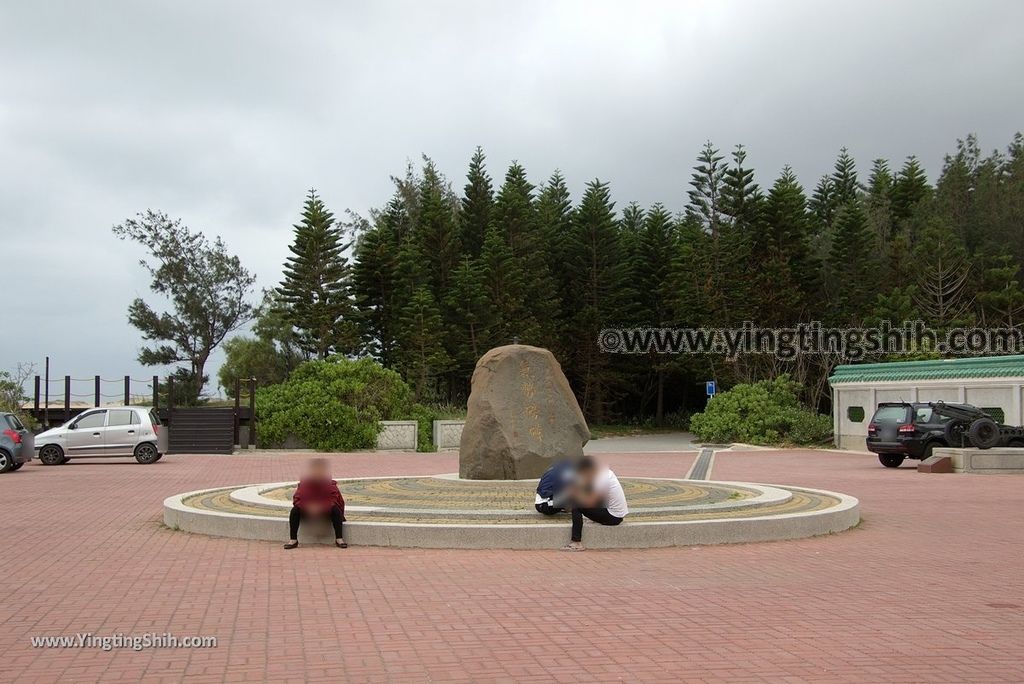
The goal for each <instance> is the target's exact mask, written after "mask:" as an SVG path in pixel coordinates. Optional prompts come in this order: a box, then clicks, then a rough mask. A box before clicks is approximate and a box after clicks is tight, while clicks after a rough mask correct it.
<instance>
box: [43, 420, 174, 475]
mask: <svg viewBox="0 0 1024 684" xmlns="http://www.w3.org/2000/svg"><path fill="white" fill-rule="evenodd" d="M160 432H161V431H160V416H159V415H158V414H157V412H156V411H154V410H153V409H150V408H146V407H143V406H118V407H107V408H95V409H89V410H88V411H84V412H83V413H81V414H80V415H78V416H76V417H75V418H73V419H71V420H69V421H68V422H67V423H64V424H63V425H61V426H60V427H56V428H52V429H50V430H46V431H45V432H41V433H39V434H38V435H36V439H35V442H36V443H35V447H36V453H37V454H38V456H39V460H40V461H41V462H42V463H43V464H44V465H61V464H63V463H67V462H68V461H69V460H71V459H73V458H107V457H111V456H134V457H135V460H136V461H138V462H139V463H146V464H148V463H156V462H157V461H159V460H160V459H161V458H162V457H163V455H164V451H165V450H166V449H165V448H164V444H165V440H166V437H165V438H164V439H163V440H162V439H161V437H162V435H161V434H160Z"/></svg>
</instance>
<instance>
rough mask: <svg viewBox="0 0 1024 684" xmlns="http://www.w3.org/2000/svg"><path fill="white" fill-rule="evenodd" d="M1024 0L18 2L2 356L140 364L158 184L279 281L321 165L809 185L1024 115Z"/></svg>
mask: <svg viewBox="0 0 1024 684" xmlns="http://www.w3.org/2000/svg"><path fill="white" fill-rule="evenodd" d="M1022 20H1024V5H1021V4H1020V3H1004V2H972V3H952V2H934V1H930V2H929V1H918V2H902V3H891V2H859V3H821V2H772V3H759V2H685V3H683V2H634V3H621V2H518V3H499V2H470V1H468V0H467V1H465V2H444V3H438V2H430V3H423V2H374V3H337V2H298V3H270V2H262V3H260V2H257V3H254V2H205V3H181V2H176V3H172V2H139V3H123V2H90V3H77V2H70V1H68V2H60V3H58V2H35V3H24V2H23V3H18V2H3V3H0V74H2V76H0V145H2V147H0V149H2V150H3V155H2V160H3V162H2V164H0V231H2V235H3V244H4V246H5V253H7V254H8V255H9V254H14V255H16V256H15V257H14V258H13V259H12V258H11V257H10V256H8V259H7V262H8V263H7V264H6V265H5V269H4V277H5V278H6V279H7V282H8V283H11V284H12V285H11V286H10V287H5V290H7V291H8V293H9V295H10V294H13V297H12V296H8V297H7V298H6V299H7V305H8V307H9V308H11V309H13V311H14V312H15V315H17V317H18V318H19V319H20V320H22V321H24V323H25V326H26V327H24V328H23V330H24V332H22V333H19V334H17V335H4V336H2V337H0V367H10V366H13V365H14V363H15V362H17V361H24V360H31V361H37V362H41V360H42V356H43V355H44V354H46V353H49V354H50V355H51V356H52V357H53V358H54V367H55V369H56V372H58V373H59V374H63V373H65V372H66V373H71V374H72V375H75V376H83V375H91V374H93V373H101V374H103V375H104V376H107V377H114V376H117V375H122V374H124V373H130V374H132V375H135V376H136V377H143V376H146V375H150V374H151V373H152V371H151V370H149V369H142V368H139V367H138V365H137V363H136V362H135V360H134V359H135V354H136V351H137V348H138V346H139V345H140V340H139V338H138V335H137V334H136V333H135V331H134V330H131V329H129V328H127V327H126V324H125V310H126V307H127V304H128V302H129V301H130V300H131V299H132V298H133V297H134V296H136V295H139V294H142V295H145V294H146V293H147V280H146V278H145V275H144V273H143V272H142V270H141V269H140V268H138V266H137V263H136V262H137V260H138V258H139V257H140V256H141V254H139V253H138V251H137V250H135V249H134V248H133V247H132V246H131V245H126V244H123V243H120V242H118V241H116V240H115V239H114V238H113V237H112V236H111V234H110V226H111V225H113V224H114V223H117V222H119V221H121V220H122V219H124V218H125V217H127V216H130V215H132V214H134V213H135V212H136V211H141V210H144V209H145V208H147V207H153V208H159V209H162V210H164V211H166V212H168V213H169V214H171V215H174V216H180V217H182V218H183V219H184V220H185V222H186V223H188V224H189V225H191V226H192V227H194V228H201V229H203V230H205V231H206V232H207V233H208V234H210V235H213V234H220V235H222V236H223V237H224V238H225V240H227V242H228V244H229V245H230V246H231V248H232V249H233V250H235V251H237V252H238V253H239V254H240V255H241V257H242V259H243V261H244V262H245V263H246V264H248V265H249V266H250V267H251V268H253V269H254V270H255V271H256V273H257V275H258V277H259V284H260V285H261V286H263V287H269V286H272V285H273V284H274V283H275V282H276V281H277V278H278V277H279V267H280V263H281V261H282V260H283V258H284V255H285V253H286V250H287V245H288V242H289V239H290V237H291V225H292V223H293V222H294V221H295V218H296V216H297V214H298V211H299V208H300V205H301V201H302V197H303V194H304V192H305V190H306V189H307V188H309V187H314V186H315V187H317V188H319V189H320V190H321V192H322V194H323V196H324V198H325V200H326V201H327V202H328V204H329V206H331V207H332V208H333V209H334V210H335V212H336V213H341V211H343V210H344V209H345V208H351V209H353V210H355V211H358V212H361V213H365V212H366V211H367V210H368V209H369V208H371V207H374V206H379V205H381V204H382V203H383V202H384V201H386V199H387V196H388V195H389V194H390V191H391V186H390V183H389V180H388V177H389V175H390V174H395V173H401V172H402V170H403V169H404V165H405V162H406V160H407V159H413V160H418V159H419V155H420V154H421V153H426V154H428V155H430V156H431V157H433V158H434V159H435V160H436V161H437V163H438V165H439V166H440V168H441V169H442V170H443V171H444V172H445V173H446V174H447V175H448V176H449V178H451V179H452V180H453V182H455V184H456V185H457V186H461V183H462V174H463V173H464V172H465V166H466V163H467V161H468V158H469V156H470V154H471V152H472V150H473V148H474V147H475V146H476V145H478V144H479V145H482V146H483V147H484V148H485V150H486V151H487V153H488V156H489V163H490V169H491V172H492V174H493V175H495V176H496V177H500V176H501V175H502V174H503V172H504V167H505V166H506V165H507V164H508V162H509V161H510V160H512V159H518V160H520V161H521V162H522V163H523V164H524V165H525V166H526V168H527V170H528V171H529V173H530V175H531V177H532V179H533V180H534V181H535V182H540V181H543V180H544V179H545V178H546V177H547V176H548V175H549V174H550V173H551V172H552V171H553V170H554V169H555V168H560V169H561V170H562V171H563V173H564V174H565V175H566V177H567V178H568V180H569V182H570V185H571V187H572V188H573V189H574V190H575V191H576V192H579V191H580V190H581V189H582V186H583V184H584V183H585V182H586V181H587V180H588V179H590V178H593V177H595V176H596V177H600V178H601V179H603V180H607V181H609V182H610V183H611V184H612V189H613V193H614V196H615V198H616V199H617V201H618V202H619V204H620V206H622V205H623V204H624V203H625V202H627V201H629V200H637V201H639V202H641V203H643V204H649V203H651V202H654V201H662V202H665V204H666V205H667V206H669V207H670V208H672V209H675V210H678V209H681V208H682V206H683V203H684V200H685V191H686V183H687V181H688V179H689V168H690V166H691V165H692V163H693V162H692V160H693V158H694V156H695V155H696V153H697V152H698V150H699V148H700V146H701V145H702V143H703V142H704V141H705V140H707V139H709V138H710V139H711V140H713V141H715V142H716V143H717V144H718V145H719V146H721V147H723V148H725V149H728V148H730V147H731V146H732V145H734V144H735V143H740V142H742V143H744V144H746V145H747V147H748V149H749V155H750V156H749V160H750V162H751V163H752V164H753V165H754V166H755V168H756V169H757V171H758V173H759V181H760V182H761V183H762V184H769V183H770V182H771V180H772V179H773V178H774V176H775V174H777V173H778V170H779V169H780V168H781V167H782V166H783V165H784V164H787V163H788V164H791V165H792V166H793V167H794V169H795V170H796V171H797V173H798V174H799V176H800V177H801V179H802V180H803V182H804V183H805V184H807V185H813V183H814V182H815V181H816V179H817V177H818V176H819V175H820V174H822V173H824V172H826V171H827V170H828V169H829V168H830V166H831V164H832V162H833V160H834V158H835V155H836V152H837V151H838V149H839V148H840V147H841V146H843V145H846V146H848V147H849V148H850V150H851V152H852V153H853V154H854V155H855V156H856V158H857V160H858V162H859V165H860V168H861V169H864V170H866V168H867V166H868V165H869V163H870V160H871V159H873V158H875V157H878V156H886V157H888V158H890V159H892V160H893V161H894V163H899V161H900V160H902V158H903V157H905V156H907V155H909V154H916V155H918V156H919V157H920V158H921V160H922V162H923V163H924V165H925V167H926V169H927V170H928V172H929V175H930V177H931V178H933V179H934V177H935V175H936V173H937V172H938V170H939V169H940V167H941V163H942V156H943V154H944V153H946V152H947V151H949V150H950V149H951V148H952V146H953V144H954V141H955V139H956V138H957V137H961V136H963V135H964V134H966V133H968V132H971V131H976V132H977V133H978V134H979V136H980V138H981V141H982V143H983V145H984V146H985V147H989V148H992V147H997V146H1003V145H1005V144H1006V143H1007V142H1008V141H1009V139H1010V137H1011V136H1012V134H1013V133H1014V132H1015V131H1016V130H1017V129H1018V128H1020V127H1021V125H1022V124H1021V120H1020V116H1019V114H1020V112H1021V111H1024V92H1022V86H1021V80H1020V73H1021V69H1022V67H1024V50H1022V48H1021V47H1020V41H1019V27H1020V26H1021V23H1022Z"/></svg>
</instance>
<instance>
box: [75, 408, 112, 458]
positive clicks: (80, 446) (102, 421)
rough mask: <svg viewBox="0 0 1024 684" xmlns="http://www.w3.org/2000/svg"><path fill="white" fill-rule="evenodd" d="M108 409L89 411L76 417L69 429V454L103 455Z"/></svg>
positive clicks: (77, 455)
mask: <svg viewBox="0 0 1024 684" xmlns="http://www.w3.org/2000/svg"><path fill="white" fill-rule="evenodd" d="M106 421H107V410H106V409H98V410H96V411H88V412H87V413H83V414H82V415H80V416H79V417H78V418H76V419H75V420H74V421H73V422H72V423H71V424H70V425H69V426H68V431H67V447H68V448H67V455H68V456H69V457H70V458H76V457H82V456H103V454H104V449H105V446H106V445H105V441H104V431H105V430H106V429H107V428H106Z"/></svg>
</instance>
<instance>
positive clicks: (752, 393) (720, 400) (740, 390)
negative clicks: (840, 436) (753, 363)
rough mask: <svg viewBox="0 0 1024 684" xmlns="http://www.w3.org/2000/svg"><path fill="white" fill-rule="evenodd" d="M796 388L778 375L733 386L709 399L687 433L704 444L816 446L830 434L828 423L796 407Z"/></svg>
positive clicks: (797, 386)
mask: <svg viewBox="0 0 1024 684" xmlns="http://www.w3.org/2000/svg"><path fill="white" fill-rule="evenodd" d="M799 389H800V386H799V385H798V384H797V383H795V382H793V381H791V380H790V379H789V376H786V375H782V376H780V377H777V378H775V379H772V380H762V381H761V382H755V383H753V384H741V385H736V386H735V387H733V388H732V389H730V390H728V391H726V392H722V393H720V394H718V395H716V396H715V397H714V398H712V399H711V400H710V401H709V402H708V405H707V408H706V409H705V410H704V412H703V413H698V414H695V415H694V416H693V418H692V419H691V420H690V429H691V430H692V431H693V432H694V434H696V435H697V436H698V437H699V438H700V439H702V440H704V441H707V442H744V443H747V444H781V443H791V444H817V443H822V442H825V441H827V440H828V438H829V436H830V435H831V434H832V420H831V418H829V417H828V416H822V415H818V414H817V413H815V412H814V411H811V410H810V409H808V408H807V407H806V406H804V405H803V404H801V403H800V400H799V399H798V398H797V392H798V391H799Z"/></svg>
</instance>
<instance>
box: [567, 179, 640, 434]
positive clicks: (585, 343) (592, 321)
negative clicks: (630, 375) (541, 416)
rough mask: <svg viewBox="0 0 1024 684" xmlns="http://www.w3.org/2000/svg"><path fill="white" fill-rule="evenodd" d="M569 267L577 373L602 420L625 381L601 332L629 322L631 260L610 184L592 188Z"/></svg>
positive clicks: (589, 407) (588, 410)
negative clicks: (601, 343) (600, 341)
mask: <svg viewBox="0 0 1024 684" xmlns="http://www.w3.org/2000/svg"><path fill="white" fill-rule="evenodd" d="M569 254H570V256H569V259H568V261H567V263H566V267H567V268H568V269H569V272H570V273H571V274H572V277H573V280H574V282H575V283H576V284H577V285H576V287H577V293H576V296H575V298H574V299H575V302H576V312H575V315H574V316H573V318H572V320H571V322H570V328H569V330H570V333H571V334H572V337H573V339H575V340H576V341H577V349H576V353H575V355H574V357H573V359H572V363H571V366H570V367H571V370H572V375H573V376H574V378H575V380H576V382H577V388H578V391H579V394H580V406H581V408H582V409H583V411H584V413H585V414H586V415H587V416H588V417H590V418H593V419H594V420H595V421H597V422H599V423H600V422H601V421H603V420H605V419H607V418H608V416H609V415H610V412H611V409H612V406H613V404H614V402H615V400H616V398H617V397H616V394H617V392H618V390H619V389H620V386H621V382H622V379H621V378H618V377H616V372H615V367H614V364H615V359H614V357H613V355H611V354H607V353H605V352H604V351H602V349H601V348H600V347H599V345H598V339H597V337H598V332H599V331H600V330H601V329H602V328H605V327H613V326H615V325H617V324H618V322H619V321H623V320H629V317H630V312H629V300H628V298H626V297H624V293H625V292H626V291H627V290H628V279H629V272H630V269H629V266H630V264H629V260H628V258H627V255H626V254H625V253H624V250H623V249H622V242H621V235H620V233H619V228H618V224H617V222H616V220H615V204H614V203H613V202H612V200H611V193H610V191H609V189H608V185H607V184H606V183H602V182H600V181H598V180H594V181H591V182H590V183H588V184H587V189H586V191H585V192H584V194H583V199H582V200H581V202H580V206H579V210H578V211H577V212H576V216H575V221H574V227H573V235H572V240H571V244H570V251H569Z"/></svg>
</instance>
